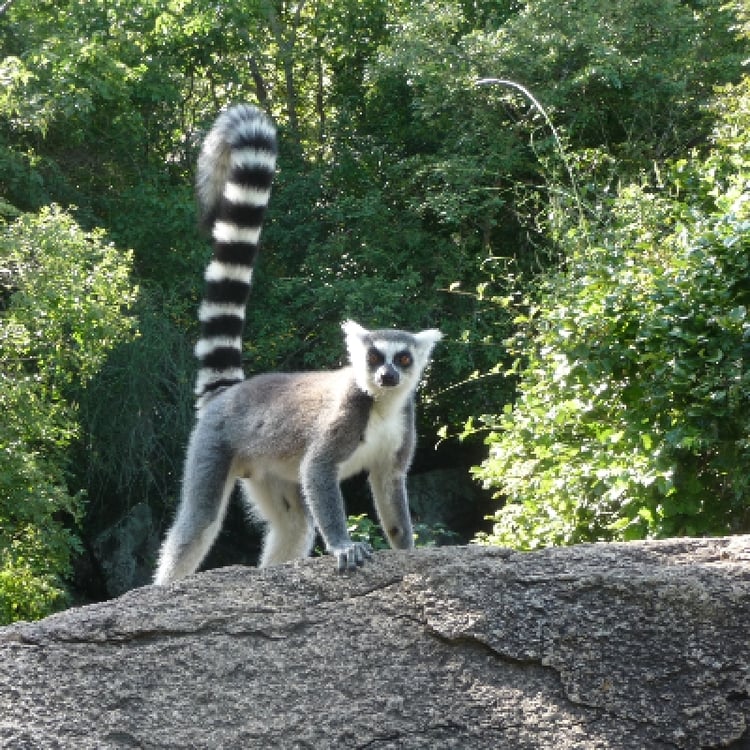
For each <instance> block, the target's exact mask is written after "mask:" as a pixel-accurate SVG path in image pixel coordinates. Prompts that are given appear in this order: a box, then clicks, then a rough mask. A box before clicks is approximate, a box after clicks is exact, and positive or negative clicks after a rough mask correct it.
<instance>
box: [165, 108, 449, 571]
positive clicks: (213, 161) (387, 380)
mask: <svg viewBox="0 0 750 750" xmlns="http://www.w3.org/2000/svg"><path fill="white" fill-rule="evenodd" d="M276 154H277V144H276V128H275V126H274V124H273V123H272V121H271V120H270V119H269V118H268V117H267V116H266V115H265V114H264V113H262V112H261V111H260V110H258V109H257V108H255V107H253V106H250V105H244V104H243V105H237V106H234V107H232V108H230V109H228V110H227V111H225V112H224V113H222V114H221V115H219V117H218V118H217V120H216V122H215V123H214V125H213V127H212V129H211V131H210V132H209V134H208V136H207V137H206V139H205V141H204V143H203V146H202V150H201V153H200V156H199V158H198V170H197V179H196V192H197V197H198V203H199V208H200V212H201V215H202V220H203V222H204V224H205V225H206V226H207V228H208V229H210V232H211V235H212V240H213V257H212V260H211V261H210V263H209V264H208V267H207V269H206V272H205V291H204V296H203V301H202V303H201V305H200V309H199V316H198V317H199V320H200V324H201V333H200V338H199V340H198V343H197V345H196V348H195V354H196V356H197V358H198V361H199V372H198V378H197V384H196V388H195V395H196V397H197V419H196V424H195V427H194V429H193V432H192V435H191V437H190V441H189V444H188V448H187V455H186V458H185V466H184V474H183V480H182V495H181V499H180V505H179V508H178V511H177V515H176V518H175V520H174V523H173V525H172V527H171V529H170V530H169V532H168V534H167V536H166V539H165V540H164V543H163V545H162V548H161V552H160V554H159V563H158V568H157V571H156V575H155V578H154V582H155V583H156V584H166V583H168V582H170V581H174V580H176V579H179V578H182V577H184V576H186V575H189V574H191V573H193V572H195V571H196V570H197V568H198V566H199V565H200V564H201V562H202V560H203V558H204V557H205V555H206V554H207V552H208V551H209V549H210V548H211V545H212V544H213V542H214V540H215V538H216V536H217V534H218V533H219V530H220V528H221V525H222V522H223V519H224V515H225V513H226V508H227V503H228V501H229V498H230V495H231V494H232V490H233V488H234V486H235V484H236V483H237V482H238V481H240V482H241V485H242V488H243V497H244V499H245V501H246V503H247V505H248V506H249V508H250V510H251V512H252V514H253V515H254V517H256V518H258V519H260V520H261V521H263V522H265V524H266V533H265V537H264V541H263V549H262V554H261V559H260V565H261V566H267V565H275V564H278V563H282V562H285V561H289V560H293V559H295V558H301V557H306V556H307V555H309V554H310V552H311V550H312V547H313V543H314V538H315V529H316V528H317V529H318V530H319V532H320V534H321V536H322V538H323V541H324V543H325V547H326V549H327V551H328V552H330V553H331V554H332V555H333V556H334V558H335V560H336V565H337V568H338V570H340V571H344V570H353V569H356V567H357V566H360V565H362V564H363V563H364V562H365V560H366V559H368V558H369V557H370V556H371V549H370V548H369V546H368V545H367V544H364V543H361V542H354V541H352V539H351V538H350V536H349V533H348V531H347V519H346V513H345V510H344V501H343V497H342V494H341V490H340V487H339V483H340V481H341V480H342V479H345V478H346V477H350V476H352V475H354V474H357V473H359V472H361V471H363V470H367V471H368V473H369V484H370V488H371V490H372V495H373V499H374V503H375V508H376V510H377V513H378V516H379V519H380V522H381V524H382V527H383V530H384V532H385V534H386V536H387V538H388V541H389V543H390V545H391V547H392V548H394V549H410V548H411V547H413V543H414V542H413V533H412V524H411V518H410V516H409V506H408V501H407V496H406V473H407V471H408V469H409V466H410V464H411V460H412V457H413V454H414V447H415V427H414V394H415V391H416V388H417V385H418V383H419V381H420V378H421V376H422V372H423V370H424V368H425V367H426V365H427V364H428V361H429V359H430V354H431V352H432V349H433V346H434V345H435V344H436V343H437V342H438V341H439V340H440V338H441V336H442V334H441V333H440V331H438V330H435V329H430V330H425V331H422V332H420V333H407V332H404V331H397V330H373V331H369V330H366V329H364V328H362V327H361V326H360V325H358V324H357V323H355V322H353V321H351V320H349V321H346V322H345V323H343V325H342V328H343V332H344V336H345V340H346V347H347V349H348V354H349V361H350V364H349V365H348V366H346V367H342V368H341V369H338V370H331V371H322V372H301V373H267V374H262V375H256V376H254V377H251V378H249V379H247V380H246V379H245V377H244V374H243V370H242V341H241V335H242V331H243V328H244V318H245V308H246V304H247V300H248V296H249V292H250V280H251V276H252V272H253V266H254V263H255V258H256V255H257V251H258V240H259V237H260V231H261V225H262V222H263V217H264V214H265V211H266V207H267V205H268V201H269V197H270V192H271V183H272V180H273V175H274V171H275V166H276Z"/></svg>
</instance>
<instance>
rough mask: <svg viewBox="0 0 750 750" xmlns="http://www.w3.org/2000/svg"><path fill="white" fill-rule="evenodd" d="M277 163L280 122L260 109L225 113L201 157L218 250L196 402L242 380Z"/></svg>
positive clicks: (206, 303) (209, 273) (207, 213)
mask: <svg viewBox="0 0 750 750" xmlns="http://www.w3.org/2000/svg"><path fill="white" fill-rule="evenodd" d="M275 168H276V128H275V127H274V124H273V123H272V122H271V120H270V119H269V118H268V117H267V116H266V115H265V114H264V113H263V112H261V111H260V110H259V109H256V108H255V107H252V106H250V105H247V104H240V105H237V106H235V107H232V108H231V109H228V110H227V111H226V112H224V113H222V114H221V115H220V116H219V117H218V118H217V120H216V122H215V123H214V126H213V128H211V131H210V132H209V134H208V136H206V140H205V141H204V143H203V148H202V149H201V153H200V156H199V157H198V175H197V179H196V192H197V195H198V203H199V207H200V209H201V214H202V216H201V221H202V223H203V224H204V225H205V226H206V227H207V228H208V229H210V231H211V236H212V239H213V247H214V253H213V258H212V259H211V262H210V263H209V264H208V267H207V268H206V273H205V281H206V285H205V291H204V294H203V301H202V303H201V306H200V310H199V313H198V317H199V320H200V323H201V334H200V339H199V340H198V344H197V345H196V347H195V355H196V357H197V358H198V361H199V371H198V380H197V383H196V386H195V395H196V398H197V402H196V406H197V408H198V410H199V411H200V409H201V407H202V406H203V405H204V404H205V402H206V401H207V400H208V399H209V398H210V396H211V395H212V394H213V393H215V392H216V391H218V390H220V389H222V388H225V387H227V386H230V385H234V384H235V383H239V382H240V381H242V380H244V378H245V375H244V372H243V371H242V329H243V327H244V324H245V307H246V305H247V299H248V295H249V293H250V280H251V278H252V273H253V264H254V263H255V257H256V255H257V252H258V240H259V238H260V230H261V226H262V224H263V216H264V214H265V212H266V206H267V205H268V199H269V197H270V194H271V182H272V180H273V174H274V170H275Z"/></svg>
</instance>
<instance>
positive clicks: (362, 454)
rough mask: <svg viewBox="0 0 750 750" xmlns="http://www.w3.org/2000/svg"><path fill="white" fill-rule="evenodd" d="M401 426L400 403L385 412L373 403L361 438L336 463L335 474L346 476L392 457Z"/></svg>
mask: <svg viewBox="0 0 750 750" xmlns="http://www.w3.org/2000/svg"><path fill="white" fill-rule="evenodd" d="M405 429H406V417H405V414H404V410H403V407H402V406H400V407H399V408H397V409H392V410H388V411H386V413H385V414H382V413H381V412H380V411H379V410H378V408H377V406H376V407H375V408H373V410H372V412H371V414H370V419H369V421H368V423H367V428H366V429H365V433H364V435H363V436H362V437H363V439H362V441H361V442H360V444H359V445H358V446H357V449H356V450H355V451H354V453H352V455H351V456H349V458H348V459H347V460H346V461H345V462H344V463H343V464H341V466H340V467H339V478H340V479H346V478H347V477H351V476H354V475H355V474H359V472H360V471H364V470H367V469H371V468H372V467H373V466H375V465H377V464H381V463H384V462H385V463H388V462H390V461H392V460H393V456H394V454H395V453H396V452H397V451H398V450H399V448H400V447H401V446H402V445H403V442H404V430H405Z"/></svg>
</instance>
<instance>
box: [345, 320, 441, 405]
mask: <svg viewBox="0 0 750 750" xmlns="http://www.w3.org/2000/svg"><path fill="white" fill-rule="evenodd" d="M342 328H343V329H344V333H345V334H346V345H347V348H348V350H349V359H350V361H351V364H352V366H353V367H354V369H355V373H356V378H357V384H358V385H359V386H360V388H362V390H364V391H366V392H367V393H369V394H370V395H371V396H374V397H375V398H377V397H378V396H380V395H384V394H385V393H386V392H389V391H390V392H394V391H398V390H407V391H412V390H414V389H415V388H416V387H417V385H418V383H419V379H420V377H421V376H422V371H423V370H424V368H425V367H426V366H427V363H428V362H429V360H430V353H431V352H432V347H433V346H434V345H435V344H436V343H437V342H438V341H439V340H440V338H441V337H442V334H441V333H440V331H437V330H434V329H430V330H427V331H422V332H421V333H407V332H406V331H390V330H377V331H368V330H366V329H365V328H362V326H360V325H358V324H357V323H355V322H353V321H351V320H349V321H347V322H346V323H344V324H343V326H342Z"/></svg>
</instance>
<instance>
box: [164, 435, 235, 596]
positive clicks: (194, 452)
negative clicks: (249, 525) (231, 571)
mask: <svg viewBox="0 0 750 750" xmlns="http://www.w3.org/2000/svg"><path fill="white" fill-rule="evenodd" d="M203 437H204V436H203V435H202V432H201V430H200V423H199V426H198V428H197V429H196V431H195V433H194V434H193V437H192V439H191V444H190V446H189V447H188V453H187V458H186V461H185V474H184V477H183V486H182V499H181V501H180V507H179V510H178V511H177V517H176V518H175V521H174V523H173V524H172V527H171V529H170V530H169V533H168V534H167V537H166V539H165V540H164V543H163V545H162V548H161V552H160V553H159V564H158V567H157V569H156V575H155V576H154V583H155V584H157V585H162V584H165V583H169V582H170V581H175V580H177V579H179V578H184V577H185V576H188V575H191V574H192V573H195V571H196V570H197V569H198V566H199V565H200V564H201V562H202V561H203V558H204V557H205V556H206V554H207V553H208V551H209V549H210V548H211V545H212V544H213V542H214V540H215V539H216V537H217V535H218V533H219V530H220V529H221V524H222V522H223V520H224V516H225V515H226V510H227V503H228V501H229V497H230V496H231V494H232V490H233V489H234V485H235V482H236V477H235V476H234V474H233V473H232V471H231V468H232V458H231V455H229V453H228V452H226V451H225V450H224V451H222V450H221V449H220V448H219V447H218V446H215V445H212V444H210V443H209V444H206V443H204V442H202V438H203Z"/></svg>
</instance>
